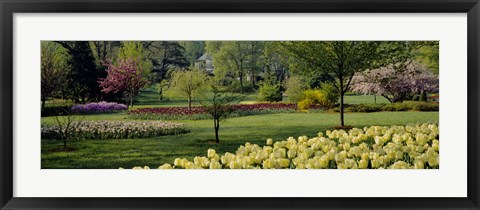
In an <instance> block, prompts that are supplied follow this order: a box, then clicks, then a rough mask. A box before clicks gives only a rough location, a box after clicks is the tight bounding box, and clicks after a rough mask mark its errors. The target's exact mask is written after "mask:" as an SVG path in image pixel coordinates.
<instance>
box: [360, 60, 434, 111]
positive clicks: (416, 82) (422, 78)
mask: <svg viewBox="0 0 480 210" xmlns="http://www.w3.org/2000/svg"><path fill="white" fill-rule="evenodd" d="M438 88H439V84H438V76H436V75H435V74H433V73H432V72H431V71H429V70H428V69H426V68H425V67H423V66H421V65H420V64H418V63H416V62H413V61H408V62H406V63H404V64H401V65H388V66H386V67H382V68H378V69H373V70H367V71H364V72H359V73H356V74H355V76H354V77H353V79H352V86H351V90H352V91H353V92H356V93H362V94H374V95H380V96H383V97H385V98H386V99H387V100H388V101H390V102H391V103H395V102H402V101H403V100H405V99H406V98H407V97H408V96H411V95H413V94H426V93H434V92H438Z"/></svg>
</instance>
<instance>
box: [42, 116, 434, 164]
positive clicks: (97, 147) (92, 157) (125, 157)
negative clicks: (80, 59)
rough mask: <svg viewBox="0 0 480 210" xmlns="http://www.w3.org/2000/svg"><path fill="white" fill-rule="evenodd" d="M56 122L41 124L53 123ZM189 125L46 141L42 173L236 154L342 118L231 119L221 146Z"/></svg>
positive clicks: (384, 121)
mask: <svg viewBox="0 0 480 210" xmlns="http://www.w3.org/2000/svg"><path fill="white" fill-rule="evenodd" d="M438 116H439V115H438V112H376V113H347V114H346V115H345V121H346V124H348V125H351V126H354V127H364V126H370V125H394V124H399V125H404V124H408V123H424V122H438ZM125 117H126V116H125V113H115V114H100V115H89V116H86V118H85V119H88V120H123V119H124V118H125ZM52 120H53V119H52V118H43V119H42V122H44V123H52V122H53V121H52ZM180 122H184V123H187V124H189V125H190V127H191V133H189V134H182V135H176V136H164V137H158V138H152V139H126V140H98V141H78V142H70V143H69V146H70V147H72V148H73V149H74V150H73V151H68V152H58V151H57V152H54V150H55V149H57V148H59V147H62V142H59V141H47V140H42V168H43V169H48V168H83V169H100V168H102V169H105V168H110V169H117V168H119V167H124V168H132V167H133V166H149V167H150V168H156V167H158V166H160V165H161V164H163V163H172V162H173V160H174V159H175V158H177V157H179V158H183V157H185V158H189V159H192V158H193V157H195V156H200V155H202V156H204V155H206V151H207V149H209V148H213V149H215V150H217V152H219V153H224V152H234V151H235V150H236V149H237V148H238V146H239V145H241V144H244V143H245V142H251V143H255V144H259V145H262V146H263V145H264V144H265V140H266V139H267V138H273V139H274V140H283V139H286V138H288V137H290V136H294V137H298V136H300V135H308V136H315V135H316V134H317V133H318V132H320V131H325V130H327V129H332V128H333V127H334V126H336V125H338V122H339V115H338V113H294V114H270V115H257V116H247V117H238V118H231V119H227V120H226V121H224V122H222V124H221V128H220V142H221V143H220V144H215V143H212V142H213V139H214V132H213V122H212V121H211V120H196V121H188V120H185V121H180Z"/></svg>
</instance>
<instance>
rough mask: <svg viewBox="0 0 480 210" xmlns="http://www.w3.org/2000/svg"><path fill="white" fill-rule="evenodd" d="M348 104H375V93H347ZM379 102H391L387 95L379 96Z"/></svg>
mask: <svg viewBox="0 0 480 210" xmlns="http://www.w3.org/2000/svg"><path fill="white" fill-rule="evenodd" d="M344 100H345V103H346V104H373V103H375V96H374V95H345V99H344ZM377 103H378V104H381V103H383V104H388V103H390V102H389V101H388V100H387V99H386V98H385V97H383V96H377Z"/></svg>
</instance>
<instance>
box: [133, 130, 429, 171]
mask: <svg viewBox="0 0 480 210" xmlns="http://www.w3.org/2000/svg"><path fill="white" fill-rule="evenodd" d="M438 139H439V130H438V125H437V124H418V125H407V126H389V127H388V126H371V127H365V128H363V129H359V128H353V129H351V130H349V131H348V132H347V131H344V130H333V131H329V130H327V131H326V132H325V133H322V132H320V133H318V136H316V137H313V138H308V137H307V136H300V137H298V138H297V139H295V138H293V137H290V138H288V139H287V140H283V141H277V142H274V141H273V140H272V139H268V140H267V141H266V146H263V147H262V146H259V145H256V144H250V143H246V144H245V145H241V146H240V147H239V148H238V149H237V151H236V153H235V154H233V153H229V152H227V153H225V154H223V155H219V154H217V153H216V152H215V150H213V149H209V150H208V151H207V156H206V157H198V156H197V157H195V158H194V159H193V161H190V160H188V159H185V158H177V159H175V160H174V162H173V164H168V163H166V164H163V165H161V166H160V167H159V169H438V168H439V140H438ZM133 169H149V168H148V167H147V166H146V167H134V168H133Z"/></svg>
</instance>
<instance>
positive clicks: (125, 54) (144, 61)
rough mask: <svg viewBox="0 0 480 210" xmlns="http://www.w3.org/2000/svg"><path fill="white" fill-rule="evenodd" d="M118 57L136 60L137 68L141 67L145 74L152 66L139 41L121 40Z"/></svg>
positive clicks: (145, 74)
mask: <svg viewBox="0 0 480 210" xmlns="http://www.w3.org/2000/svg"><path fill="white" fill-rule="evenodd" d="M118 59H131V60H138V61H140V62H138V68H139V69H142V72H143V75H144V76H147V75H148V74H149V73H150V72H151V71H152V68H153V64H152V61H150V60H149V59H148V58H147V56H146V52H145V49H144V48H143V45H142V43H141V42H133V41H128V42H123V46H122V47H121V48H120V50H119V53H118Z"/></svg>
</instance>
